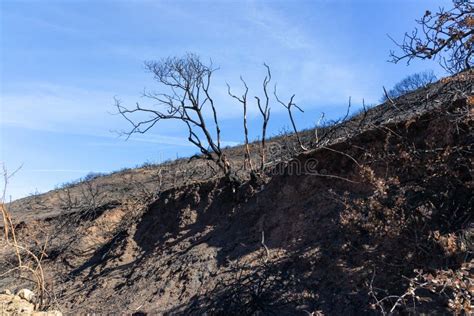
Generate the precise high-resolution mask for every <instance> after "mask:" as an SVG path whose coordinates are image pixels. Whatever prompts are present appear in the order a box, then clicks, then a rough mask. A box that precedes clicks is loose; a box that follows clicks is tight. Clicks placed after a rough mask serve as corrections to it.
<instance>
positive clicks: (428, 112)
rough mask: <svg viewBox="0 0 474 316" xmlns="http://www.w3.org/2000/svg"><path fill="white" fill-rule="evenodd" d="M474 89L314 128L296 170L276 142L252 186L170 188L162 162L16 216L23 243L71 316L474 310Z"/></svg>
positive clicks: (199, 181) (216, 181)
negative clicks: (40, 248) (36, 253)
mask: <svg viewBox="0 0 474 316" xmlns="http://www.w3.org/2000/svg"><path fill="white" fill-rule="evenodd" d="M473 81H474V80H473V74H472V72H470V73H469V72H468V73H464V74H461V75H458V76H457V77H454V78H448V79H445V80H443V81H441V82H438V83H436V84H435V85H433V86H431V87H430V88H428V89H425V90H422V91H417V92H415V93H413V94H411V95H407V96H405V97H403V98H401V99H398V100H396V103H395V104H390V103H387V104H384V105H381V106H379V107H376V108H374V109H371V110H370V111H368V112H367V113H361V114H360V115H359V116H356V117H354V118H352V119H351V120H349V121H347V122H343V123H342V124H339V125H337V126H336V128H329V127H328V128H326V129H325V130H324V131H325V132H326V134H322V135H326V139H325V140H323V141H321V140H320V139H318V141H315V140H314V131H306V132H305V133H303V134H304V135H303V136H304V137H303V138H304V139H305V144H306V145H307V147H310V148H314V149H312V150H309V151H306V152H303V153H298V154H297V155H295V156H293V158H292V159H291V160H288V159H283V158H281V157H283V156H285V157H286V156H287V155H288V147H289V146H290V147H291V144H290V145H288V143H287V142H285V141H287V139H285V138H277V139H274V140H273V141H274V142H278V143H279V144H280V147H279V148H280V152H277V153H274V154H273V157H272V163H271V165H269V167H268V168H267V173H266V174H265V175H264V176H262V177H252V178H250V179H246V181H243V182H242V184H241V185H240V186H239V187H238V188H236V189H235V188H233V187H231V186H229V185H228V184H227V182H225V181H224V180H223V179H221V178H220V177H219V176H218V175H213V176H211V177H209V176H203V174H202V173H199V174H197V175H196V174H194V176H193V177H185V176H184V175H183V176H182V177H181V178H179V181H176V180H175V179H174V178H173V176H172V175H173V173H172V172H169V173H168V174H167V177H168V178H166V179H165V180H163V176H162V174H161V172H163V168H162V167H159V166H156V167H153V168H144V169H138V170H130V171H127V172H125V173H121V174H115V175H111V176H109V177H102V178H99V179H95V180H92V181H91V182H90V183H92V184H91V185H90V186H89V191H87V188H88V187H87V186H84V185H83V184H79V185H76V186H73V187H71V188H69V190H70V191H71V192H72V193H71V194H69V197H68V194H66V192H65V191H64V190H58V191H55V192H51V193H48V194H46V195H42V196H39V197H34V198H31V199H30V200H22V201H18V202H16V204H15V203H14V205H11V208H12V209H13V210H14V215H15V216H17V218H22V219H23V223H22V224H21V225H19V227H18V231H19V234H20V236H21V238H22V239H23V240H30V241H32V242H31V244H32V245H33V244H34V242H33V241H36V242H37V243H38V244H41V243H42V241H44V240H45V239H46V237H48V238H49V239H48V240H49V242H48V247H47V248H46V252H47V257H46V259H45V261H44V266H45V271H46V272H47V274H48V275H47V276H48V277H47V280H48V282H49V283H48V286H49V289H51V293H53V294H54V295H53V294H51V295H50V296H51V297H50V300H49V303H50V304H51V305H52V306H53V307H55V308H57V309H59V310H61V311H62V312H65V313H68V312H69V313H74V314H75V313H78V312H80V313H101V314H117V313H127V314H134V313H136V314H137V315H140V314H153V315H154V314H203V313H208V314H226V315H227V314H238V315H242V314H262V313H263V314H291V315H295V314H301V315H307V314H311V313H314V314H317V313H323V314H349V315H351V314H360V313H368V314H371V313H373V314H379V313H388V312H390V311H391V310H392V311H393V312H397V313H421V312H431V313H433V312H438V313H452V312H458V313H461V312H464V313H469V312H470V311H472V310H471V308H472V302H471V301H472V295H473V294H474V293H473V287H474V284H473V272H474V271H473V269H474V264H473V261H472V260H473V257H472V255H473V250H474V249H473V238H474V224H473V218H472V216H473V213H472V209H473V205H472V203H473V200H472V199H473V194H472V186H473V181H472V157H473V155H472V154H473V152H472V144H473V133H472V127H473V126H472V125H473V121H472V115H473V114H474V113H473V108H472V106H473V96H472V95H473V87H472V82H473ZM320 135H321V134H320ZM282 148H283V149H282ZM285 148H286V149H285ZM240 150H241V149H239V148H234V149H229V151H230V152H232V153H234V154H235V155H237V154H238V153H239V152H240ZM284 150H285V151H284ZM283 151H284V152H283ZM235 160H236V161H238V158H235ZM180 163H181V166H187V167H185V168H184V169H186V170H189V169H190V168H192V167H194V168H196V165H195V164H197V163H198V162H184V161H183V162H180ZM189 164H192V165H189ZM176 165H179V164H176V163H175V165H174V166H175V167H173V168H176ZM202 166H203V168H204V165H202ZM169 170H171V169H169ZM130 174H133V175H134V176H133V177H134V179H139V180H137V181H135V182H133V181H128V180H127V181H125V180H126V179H128V178H127V177H129V175H130ZM175 175H176V173H175ZM147 181H148V182H147ZM173 181H174V182H173ZM98 183H102V184H103V185H102V186H100V188H102V191H101V193H100V194H99V193H97V194H95V195H94V192H95V189H96V188H98V186H97V184H98ZM143 183H146V185H140V184H143ZM81 188H85V190H86V191H84V192H88V193H86V194H83V195H81ZM104 188H107V189H106V190H104ZM124 188H128V189H124ZM88 194H89V195H88ZM71 195H72V198H71ZM81 196H87V197H91V196H93V197H94V196H96V197H98V196H100V197H101V198H100V199H98V198H97V201H92V202H91V201H90V200H91V199H88V201H87V202H88V203H86V205H79V204H80V203H76V204H75V203H74V201H75V200H74V199H75V198H76V200H77V199H80V198H81ZM67 197H68V198H67ZM33 199H36V200H33ZM92 200H93V199H92ZM38 205H41V207H38ZM27 208H29V209H30V210H31V211H30V212H29V213H27V214H25V212H26V211H25V209H27ZM2 257H3V260H2V265H3V266H7V265H9V264H13V262H14V260H13V259H14V258H13V257H12V255H10V254H8V252H7V251H6V250H4V252H3V254H2ZM21 285H22V283H21V282H19V281H18V280H16V279H12V278H4V279H3V280H2V281H1V282H0V286H3V287H9V288H12V287H20V286H21Z"/></svg>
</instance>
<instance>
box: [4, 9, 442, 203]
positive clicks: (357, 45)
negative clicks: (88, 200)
mask: <svg viewBox="0 0 474 316" xmlns="http://www.w3.org/2000/svg"><path fill="white" fill-rule="evenodd" d="M0 3H1V16H0V18H1V38H0V45H1V50H0V51H1V56H0V58H1V69H0V71H1V78H0V84H1V94H0V133H1V134H0V150H1V157H0V160H1V161H2V162H3V163H4V164H5V165H6V166H7V167H8V168H9V169H11V170H12V169H15V168H16V167H18V166H19V165H21V164H23V167H22V170H21V171H20V172H19V173H18V174H17V175H16V176H15V178H14V179H12V181H11V183H10V184H9V194H10V195H11V196H12V198H13V199H15V198H19V197H23V196H26V195H28V194H30V193H34V192H36V191H39V192H45V191H48V190H50V189H53V188H54V187H55V186H56V185H58V184H60V183H63V182H66V181H70V180H74V179H77V178H79V177H82V176H84V175H86V174H87V173H88V172H91V171H92V172H110V171H114V170H118V169H121V168H123V167H133V166H135V165H137V164H141V163H143V162H145V161H152V162H159V161H163V160H165V159H170V158H176V157H177V156H180V157H182V156H187V155H190V154H193V153H195V151H196V150H195V148H193V147H192V146H190V145H189V144H188V143H187V141H186V139H185V136H186V134H185V133H183V132H184V131H183V129H182V128H181V127H180V126H179V125H177V124H176V123H174V124H169V123H167V124H163V125H159V126H157V127H156V128H154V129H153V130H151V131H150V133H149V134H147V135H140V136H136V137H132V138H131V139H130V140H128V141H125V140H124V138H120V137H118V136H117V134H116V133H114V132H113V131H114V130H123V129H128V125H127V124H126V122H125V121H124V120H123V119H121V118H120V117H119V116H115V115H111V113H112V112H114V111H115V110H114V108H113V98H114V96H117V97H119V98H120V99H121V100H122V101H123V102H124V104H129V105H133V104H134V103H135V102H136V101H140V102H143V103H144V104H146V100H144V99H143V98H140V95H141V92H142V91H143V89H144V88H148V89H153V88H154V87H155V86H156V85H155V84H154V82H153V80H152V78H151V76H150V74H149V73H146V72H145V71H144V67H143V61H145V60H153V59H160V58H163V57H167V56H175V55H177V56H180V55H183V54H185V53H186V52H194V53H197V54H199V55H200V56H201V57H202V58H204V59H206V60H207V59H208V58H212V60H213V62H214V64H215V65H218V66H219V67H220V69H219V71H217V72H216V73H215V76H214V78H213V85H212V91H211V92H212V93H213V95H214V96H215V98H216V100H217V107H218V111H219V114H220V118H221V121H222V129H223V130H224V131H223V138H224V141H225V143H226V144H228V145H232V144H237V143H240V142H242V140H243V139H242V131H241V130H242V126H241V118H240V115H241V108H240V106H239V104H237V103H235V102H234V101H233V100H232V99H230V98H229V97H228V96H227V90H226V86H225V84H226V82H228V83H229V84H231V86H232V87H233V90H235V92H236V93H238V92H239V91H240V90H239V89H240V85H239V83H240V82H239V79H238V78H239V76H240V75H242V76H243V77H244V78H245V79H246V80H247V82H248V84H249V86H250V88H251V91H250V93H251V95H254V94H259V93H260V91H259V89H258V88H259V87H260V85H261V81H262V79H263V77H264V75H265V69H264V68H263V66H262V63H263V62H266V63H268V64H269V65H270V66H271V68H272V75H273V78H274V82H278V87H279V92H280V94H281V96H282V97H289V96H290V95H291V94H293V93H295V94H296V98H295V101H296V102H297V103H298V104H299V105H300V106H301V107H302V108H304V110H305V114H304V115H302V114H298V115H297V117H296V119H297V123H298V126H299V127H300V128H307V127H311V126H314V124H315V123H316V121H317V120H318V118H319V116H320V115H321V112H325V113H326V117H329V118H337V117H339V116H342V115H343V113H344V111H345V109H346V105H347V100H348V98H349V97H352V100H353V106H354V108H357V107H358V106H360V104H361V101H362V98H365V101H366V103H369V104H370V103H377V100H378V99H379V98H380V96H381V91H382V86H386V87H391V86H392V85H393V84H394V83H396V82H397V81H399V80H400V79H402V78H403V77H404V76H406V75H408V74H411V73H414V72H418V71H423V70H427V69H432V70H434V71H435V73H436V74H437V75H438V76H443V75H444V73H443V71H442V70H441V69H440V68H439V67H438V66H437V65H436V63H434V62H414V63H412V64H411V65H410V66H409V67H407V66H406V65H405V64H398V65H394V64H391V63H388V62H387V59H388V53H389V50H390V49H392V48H393V44H392V43H391V41H390V39H389V38H388V37H387V35H386V34H387V33H388V34H390V35H392V36H393V37H394V38H396V39H401V38H402V35H403V32H404V31H408V30H411V29H412V28H413V27H414V26H415V24H414V19H415V18H418V17H420V16H422V15H423V13H424V12H425V10H426V9H430V10H432V11H435V10H436V9H437V8H438V7H440V6H445V7H449V6H450V2H449V1H435V0H430V1H427V0H426V1H422V0H420V1H410V0H386V1H383V0H372V1H368V0H367V1H364V0H361V1H349V0H346V1H343V0H340V1H323V0H313V1H290V0H287V1H131V0H130V1H101V0H98V1H86V0H84V1H80V0H74V1H72V0H69V1H68V0H63V1H46V0H44V1H39V0H30V1H21V0H18V1H11V0H2V1H0ZM283 110H284V109H283V108H282V107H281V106H279V105H278V104H272V120H271V122H270V126H269V132H270V134H276V133H278V132H279V131H281V130H282V129H283V128H285V127H288V126H289V122H288V119H287V117H286V115H285V112H284V111H283ZM259 124H260V121H259V117H258V113H257V111H256V109H255V108H254V107H253V108H252V109H251V110H250V127H251V128H252V130H254V131H255V132H253V133H252V135H251V136H252V138H256V137H258V136H259V135H258V131H259Z"/></svg>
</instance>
